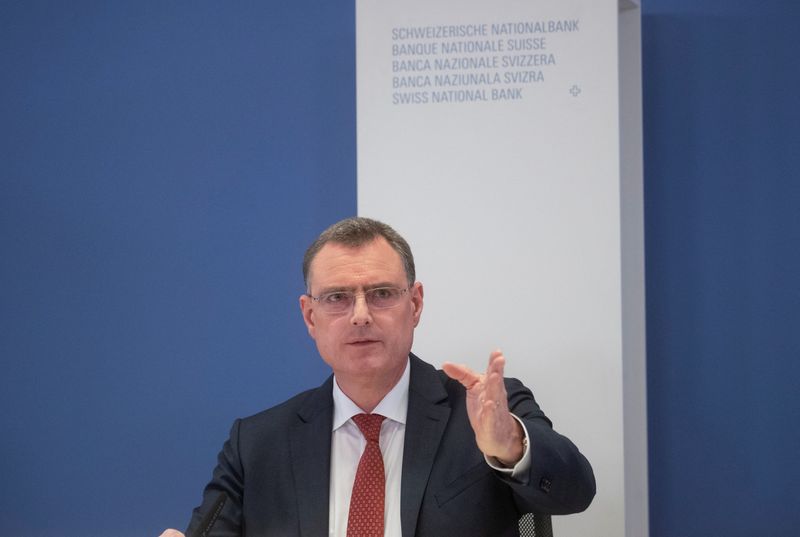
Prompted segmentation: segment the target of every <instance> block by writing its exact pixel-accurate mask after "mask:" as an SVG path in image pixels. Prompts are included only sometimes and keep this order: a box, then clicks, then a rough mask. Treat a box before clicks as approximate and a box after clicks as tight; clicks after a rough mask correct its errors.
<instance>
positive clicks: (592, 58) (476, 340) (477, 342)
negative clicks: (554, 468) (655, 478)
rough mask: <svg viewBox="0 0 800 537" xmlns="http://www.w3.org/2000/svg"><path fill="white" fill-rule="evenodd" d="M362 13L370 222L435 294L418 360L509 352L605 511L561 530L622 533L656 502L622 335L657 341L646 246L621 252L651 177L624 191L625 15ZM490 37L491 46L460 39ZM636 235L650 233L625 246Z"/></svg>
mask: <svg viewBox="0 0 800 537" xmlns="http://www.w3.org/2000/svg"><path fill="white" fill-rule="evenodd" d="M636 13H637V16H638V10H636ZM356 17H357V95H358V208H359V214H361V215H363V216H371V217H375V218H378V219H380V220H384V221H386V222H388V223H390V224H392V225H393V226H394V227H396V228H397V229H398V231H400V232H401V233H402V234H403V235H404V236H406V238H407V239H408V240H409V242H410V243H411V245H412V248H413V249H414V253H415V256H416V259H417V274H418V278H419V279H420V280H421V281H422V282H423V283H424V285H425V311H424V313H423V321H422V323H421V326H420V328H419V329H418V331H417V334H416V342H415V345H414V350H415V352H417V353H418V354H419V355H420V356H422V357H423V358H424V359H426V360H428V361H430V362H432V363H434V364H440V363H441V362H443V361H445V360H455V361H462V362H465V363H468V364H470V365H471V366H472V367H475V368H483V367H485V361H486V359H487V357H488V354H489V352H490V351H491V350H492V349H493V348H496V347H500V348H502V349H503V350H504V351H505V353H506V356H507V358H508V361H509V365H508V371H507V372H508V373H509V374H510V375H512V376H516V377H519V378H521V379H523V380H524V381H525V382H526V384H528V385H529V386H530V387H531V388H532V389H533V390H534V393H535V394H536V397H537V399H538V400H539V403H540V404H541V405H542V407H543V409H544V410H545V412H547V414H548V415H549V416H550V417H551V418H552V419H553V421H554V423H555V426H556V428H557V429H558V430H559V431H560V432H562V433H564V434H566V435H567V436H569V437H570V438H572V439H573V440H574V441H575V442H576V444H577V445H578V446H579V447H580V448H581V450H582V451H583V452H584V453H585V454H586V455H587V457H588V458H589V460H590V461H591V462H592V465H593V467H594V470H595V475H596V477H597V481H598V494H597V497H596V499H595V501H594V503H593V504H592V506H591V507H590V508H589V510H587V512H586V513H582V514H579V515H573V516H569V517H557V519H556V520H555V521H554V526H555V532H556V535H558V536H559V537H564V536H573V535H574V536H595V535H596V536H611V535H613V536H619V535H624V534H625V531H626V530H625V527H626V524H625V498H626V487H629V488H630V487H635V488H638V487H636V485H641V483H642V482H643V483H644V490H645V492H646V481H642V480H644V479H646V475H641V476H636V475H630V472H629V475H628V476H627V479H626V476H625V468H626V466H625V456H626V455H625V449H638V450H641V445H644V446H645V447H646V442H644V443H642V444H641V445H633V444H630V442H629V445H630V446H631V447H630V448H628V447H627V446H625V440H626V434H625V431H624V427H623V424H624V423H628V422H627V421H625V420H626V419H627V418H624V413H623V406H624V404H628V403H632V404H637V403H636V402H635V401H634V399H635V398H625V399H624V394H626V393H627V392H625V390H624V389H623V377H625V378H626V381H627V380H628V379H629V377H630V379H633V380H632V381H633V382H639V381H641V382H642V383H643V382H644V379H643V376H641V375H639V374H638V372H637V371H638V370H636V368H635V367H634V368H633V369H631V367H630V366H629V365H628V364H627V363H626V365H625V369H624V370H623V350H624V349H625V350H627V349H636V350H637V351H638V350H639V347H637V346H636V344H634V345H633V346H631V345H627V346H624V345H623V338H626V339H625V341H633V342H639V343H642V344H643V341H644V339H643V338H644V335H643V329H644V328H643V311H642V310H641V309H638V310H637V309H636V308H635V307H633V308H632V307H629V306H630V305H631V304H633V305H635V304H637V302H636V300H637V298H636V297H637V296H638V298H641V296H642V293H641V287H642V281H641V278H637V276H641V271H640V272H638V273H637V272H636V271H635V267H636V266H637V265H636V263H637V262H638V263H639V265H638V266H639V267H641V264H642V258H641V248H639V249H638V250H637V251H635V250H631V251H630V252H623V239H625V240H628V239H631V240H630V241H628V242H630V243H631V244H634V245H635V244H636V238H637V237H639V238H640V237H641V218H640V215H641V196H640V195H639V196H638V198H637V195H636V194H635V192H636V189H637V188H638V189H639V190H638V191H639V193H640V191H641V175H639V176H638V179H637V177H636V176H635V175H630V179H629V180H627V181H626V183H624V184H623V183H621V166H620V155H621V151H622V150H623V148H622V147H621V144H620V113H621V107H620V87H619V81H620V64H619V56H618V41H617V39H618V21H619V19H618V11H617V2H616V1H615V0H571V1H559V2H555V1H552V0H551V1H545V0H529V1H525V2H521V1H512V0H494V1H492V2H488V1H478V0H461V1H458V2H456V1H454V0H440V1H431V0H408V1H405V2H395V3H388V2H376V1H374V0H357V2H356ZM493 24H497V25H502V26H496V27H493V26H492V25H493ZM475 31H477V33H479V34H480V33H481V32H483V33H484V34H485V35H469V36H453V35H452V34H453V32H455V33H475ZM507 31H511V32H517V31H522V32H523V33H505V32H507ZM499 32H503V33H499ZM415 36H416V37H415ZM525 39H531V41H517V40H525ZM536 39H543V40H542V41H536ZM509 40H513V42H514V44H523V45H524V44H527V45H529V46H537V47H539V48H538V49H536V50H524V51H516V50H515V51H511V50H509V45H510V44H511V42H510V41H509ZM456 42H465V43H472V44H471V45H470V44H465V45H454V43H456ZM487 42H489V43H488V44H487ZM501 42H502V43H501ZM399 45H404V47H400V46H399ZM434 45H435V46H434ZM445 45H446V46H447V47H449V48H450V49H452V48H453V47H455V46H461V47H464V48H463V49H462V50H461V52H449V51H448V50H446V49H445ZM480 47H484V48H486V47H489V48H494V49H495V50H489V51H484V52H479V51H474V50H473V49H475V48H480ZM500 47H502V48H503V50H498V49H499V48H500ZM480 58H483V59H482V60H481V59H480ZM504 58H505V59H504ZM437 61H438V63H437ZM394 62H402V63H394ZM426 62H427V63H426ZM504 62H505V63H504ZM525 64H527V65H525ZM426 67H427V68H426ZM412 68H414V69H416V70H410V69H412ZM524 73H528V74H524ZM495 74H497V75H498V76H499V82H498V78H497V77H495V76H494V75H495ZM443 75H451V76H449V77H446V78H445V77H444V76H443ZM426 77H427V78H426ZM437 77H438V78H437ZM452 82H463V83H466V85H463V86H462V85H455V86H453V85H450V86H448V85H444V84H446V83H452ZM498 90H504V91H502V92H500V91H498ZM493 91H494V96H500V97H503V98H502V99H493V98H492V97H493ZM448 92H452V93H448ZM459 92H461V93H459ZM481 92H483V93H481ZM437 96H439V97H449V98H450V99H449V100H450V101H451V102H434V101H435V100H437V99H436V97H437ZM482 96H485V98H486V100H485V101H484V100H479V99H477V100H476V98H480V97H482ZM409 99H410V100H416V101H424V102H417V103H416V104H415V103H411V104H400V103H401V102H403V101H407V100H409ZM453 101H455V102H453ZM627 121H631V119H630V118H628V119H627V120H626V124H627ZM634 122H635V119H634ZM639 143H640V139H639ZM631 150H634V151H635V143H633V144H632V145H629V146H627V149H626V151H631ZM639 153H640V149H639ZM637 181H638V183H637ZM623 188H633V191H634V194H633V195H626V194H625V193H624V192H622V190H621V189H623ZM621 200H625V204H626V207H627V212H625V211H623V207H622V206H621ZM637 203H638V204H639V205H638V209H637V207H632V206H630V204H634V205H635V204H637ZM637 211H638V212H637ZM625 214H627V215H629V216H630V217H625V216H624V215H625ZM637 215H638V217H639V218H638V220H637ZM629 224H630V225H633V226H639V230H638V232H637V231H634V232H633V234H632V235H631V234H625V233H621V229H622V226H623V225H629ZM623 254H625V255H623ZM623 260H624V261H625V267H627V268H625V267H623ZM631 267H633V269H631ZM624 269H625V270H624ZM628 269H631V270H628ZM630 275H633V278H634V279H633V280H632V281H631V282H628V281H626V280H623V278H624V277H625V278H627V277H628V276H630ZM623 282H624V284H625V286H626V287H625V288H626V289H628V293H627V295H625V294H624V293H623ZM629 283H630V285H633V286H639V291H638V295H637V290H636V289H634V288H630V289H629V288H628V285H629ZM624 296H627V297H628V299H626V306H625V310H624V311H623V297H624ZM623 320H624V321H625V322H626V323H629V324H626V325H625V326H623ZM639 321H641V322H639ZM637 322H639V323H638V324H637ZM630 330H633V331H634V332H636V331H638V332H637V333H635V334H631V333H630ZM631 337H632V338H631ZM641 350H642V353H641V355H640V356H639V357H638V360H639V361H638V362H636V360H637V358H636V357H632V358H633V360H634V362H632V363H633V364H634V366H635V365H636V364H637V363H638V364H643V361H644V354H643V348H642V349H641ZM626 358H627V357H626ZM641 370H642V371H643V365H642V366H641ZM629 372H631V374H630V375H629V374H628V373H629ZM631 393H636V392H635V390H634V392H631ZM641 393H642V394H643V386H642V388H641ZM638 404H640V405H643V404H644V402H643V400H642V401H639V403H638ZM641 411H642V412H643V411H644V409H643V406H642V408H641ZM631 423H638V420H637V419H635V420H633V421H632V422H631ZM644 434H645V430H644V429H642V430H641V431H635V432H633V431H631V433H629V435H628V436H630V437H638V436H641V435H644ZM642 438H643V437H642ZM629 440H630V438H629ZM637 456H638V455H637ZM641 456H642V457H643V456H644V454H643V453H642V454H641ZM640 460H644V459H641V457H640ZM642 468H644V469H645V470H646V464H645V465H644V466H643V467H642V465H641V464H640V465H638V466H635V467H631V468H629V470H631V471H634V472H640V471H642ZM638 493H639V492H637V494H638ZM635 508H636V509H641V508H642V506H641V505H637V506H635ZM644 508H645V509H646V500H645V503H644ZM644 520H645V521H646V514H645V516H644ZM631 527H633V526H631ZM635 527H636V528H640V527H641V526H640V525H638V524H637V525H635ZM645 531H646V529H645ZM642 535H646V533H638V529H637V533H635V534H634V533H630V537H640V536H642Z"/></svg>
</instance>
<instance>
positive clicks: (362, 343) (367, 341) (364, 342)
mask: <svg viewBox="0 0 800 537" xmlns="http://www.w3.org/2000/svg"><path fill="white" fill-rule="evenodd" d="M372 343H378V340H377V339H354V340H353V341H350V342H348V345H353V346H356V347H363V346H366V345H370V344H372Z"/></svg>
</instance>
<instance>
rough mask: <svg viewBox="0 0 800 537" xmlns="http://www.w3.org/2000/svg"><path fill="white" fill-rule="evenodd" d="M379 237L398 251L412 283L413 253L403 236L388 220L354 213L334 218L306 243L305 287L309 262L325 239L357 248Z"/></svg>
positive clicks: (413, 279) (414, 277) (309, 267)
mask: <svg viewBox="0 0 800 537" xmlns="http://www.w3.org/2000/svg"><path fill="white" fill-rule="evenodd" d="M380 237H383V238H384V239H386V242H388V243H389V246H391V247H392V249H394V251H396V252H397V253H398V254H400V259H401V260H402V261H403V268H404V269H405V271H406V278H408V285H409V286H411V285H413V284H414V282H415V281H416V271H415V269H414V256H413V254H412V253H411V247H410V246H409V245H408V243H407V242H406V240H405V239H404V238H403V237H402V236H401V235H400V234H399V233H398V232H397V231H395V230H394V229H392V227H391V226H389V225H388V224H384V223H383V222H379V221H377V220H373V219H371V218H364V217H360V216H357V217H352V218H345V219H344V220H340V221H339V222H336V223H335V224H333V225H332V226H330V227H329V228H328V229H326V230H325V231H323V232H322V233H321V234H320V235H319V237H317V239H316V240H315V241H314V242H312V243H311V246H309V247H308V249H307V250H306V253H305V255H304V256H303V282H304V283H305V285H306V289H307V290H308V291H310V288H309V286H308V278H309V274H310V271H311V262H312V261H313V260H314V258H315V257H316V256H317V254H318V253H319V251H320V250H322V247H323V246H325V245H326V244H328V243H329V242H333V243H336V244H342V245H344V246H349V247H352V248H358V247H359V246H363V245H365V244H367V243H370V242H372V241H374V240H375V239H378V238H380Z"/></svg>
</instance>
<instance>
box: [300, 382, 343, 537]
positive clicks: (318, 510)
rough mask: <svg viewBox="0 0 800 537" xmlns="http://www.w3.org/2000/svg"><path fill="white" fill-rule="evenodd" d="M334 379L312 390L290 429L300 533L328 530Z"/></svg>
mask: <svg viewBox="0 0 800 537" xmlns="http://www.w3.org/2000/svg"><path fill="white" fill-rule="evenodd" d="M332 379H333V377H330V378H328V380H327V381H326V382H325V383H324V384H323V385H322V386H320V387H319V388H317V389H316V390H314V391H312V392H311V393H310V395H309V397H308V400H307V401H306V403H305V404H304V405H303V406H302V407H301V408H300V410H299V411H298V412H297V417H298V419H297V421H296V422H295V423H294V425H293V426H292V427H291V428H290V430H289V442H290V446H291V464H292V473H293V475H294V476H295V490H296V491H297V504H298V508H299V512H300V521H299V523H300V535H301V536H304V537H318V536H320V535H327V534H328V512H329V509H330V507H329V505H330V502H329V494H330V485H329V483H330V475H331V426H332V425H331V424H332V423H333V398H332Z"/></svg>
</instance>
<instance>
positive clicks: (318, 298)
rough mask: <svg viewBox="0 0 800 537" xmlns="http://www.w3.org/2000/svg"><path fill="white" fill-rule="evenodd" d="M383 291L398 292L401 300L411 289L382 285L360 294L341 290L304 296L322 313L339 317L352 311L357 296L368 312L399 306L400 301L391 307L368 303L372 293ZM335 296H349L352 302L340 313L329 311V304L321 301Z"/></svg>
mask: <svg viewBox="0 0 800 537" xmlns="http://www.w3.org/2000/svg"><path fill="white" fill-rule="evenodd" d="M385 290H392V291H398V298H402V297H403V296H404V295H406V294H407V293H408V292H409V291H410V290H411V287H394V286H386V285H382V286H380V287H373V288H372V289H367V290H366V291H362V292H360V293H356V292H355V291H348V290H341V291H329V292H327V293H322V294H321V295H319V296H314V295H312V294H310V293H306V296H307V297H309V298H310V299H311V300H313V301H314V302H316V303H317V304H319V305H320V309H321V310H322V311H323V312H325V313H328V314H331V315H341V314H343V313H347V312H349V311H352V310H353V308H355V306H356V299H357V298H358V297H359V296H362V297H364V304H366V306H367V307H368V308H369V309H370V310H372V309H375V310H379V311H380V310H388V309H392V308H395V307H397V306H399V305H400V300H398V301H397V303H396V304H392V305H391V306H376V305H374V304H372V303H371V302H370V299H369V298H368V297H369V296H371V295H374V293H375V292H377V291H385ZM337 294H341V295H346V296H349V297H350V298H351V300H352V302H351V303H350V306H349V307H345V308H342V310H341V311H331V310H329V309H326V308H328V307H329V306H330V303H326V302H323V299H325V298H326V297H329V296H331V295H337Z"/></svg>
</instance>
